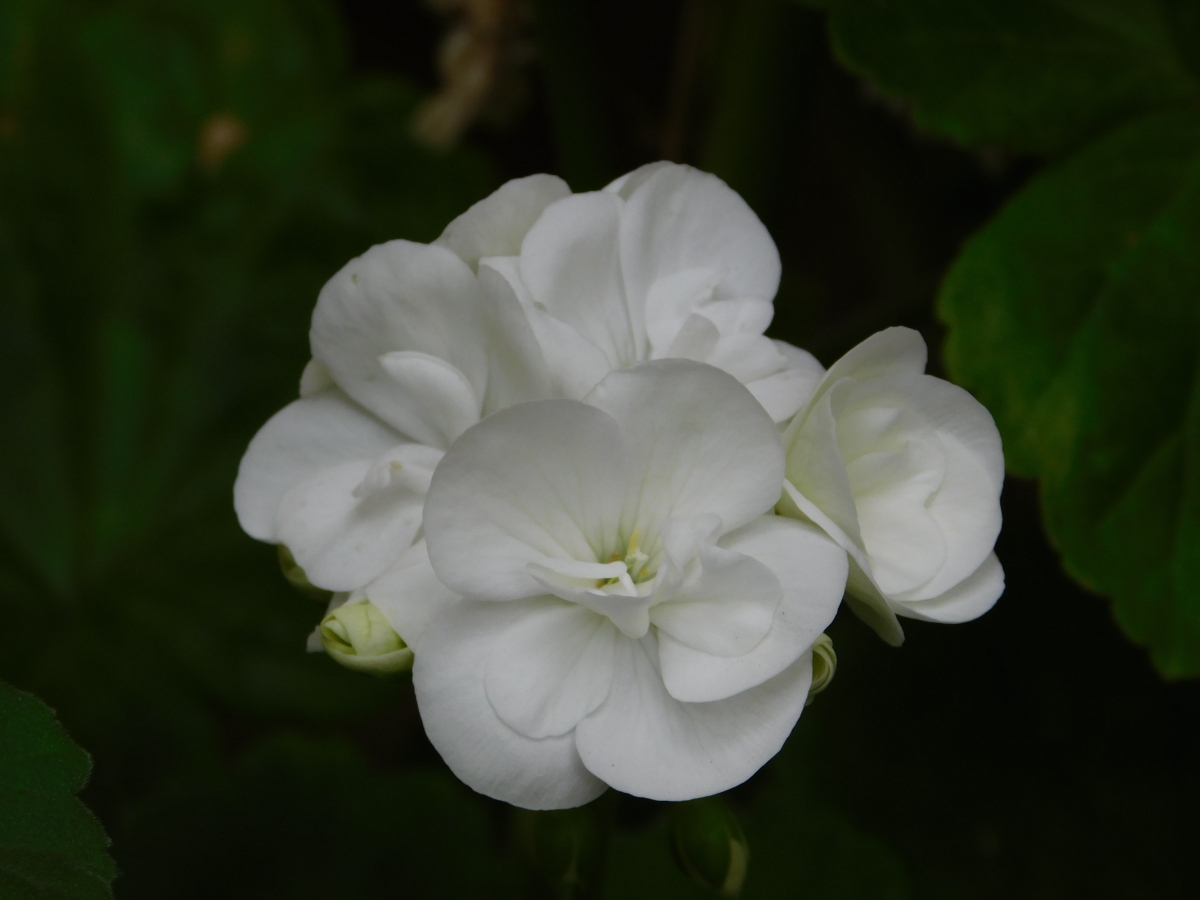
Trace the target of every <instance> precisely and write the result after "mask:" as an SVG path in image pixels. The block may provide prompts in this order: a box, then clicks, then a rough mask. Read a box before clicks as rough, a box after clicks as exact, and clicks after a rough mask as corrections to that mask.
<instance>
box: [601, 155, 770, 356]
mask: <svg viewBox="0 0 1200 900" xmlns="http://www.w3.org/2000/svg"><path fill="white" fill-rule="evenodd" d="M647 174H648V177H645V178H644V180H642V181H641V183H640V184H638V185H637V186H636V187H634V188H633V190H632V191H631V192H630V193H629V197H628V199H627V200H626V204H625V209H624V210H623V211H622V213H621V264H622V268H623V271H624V276H625V293H626V296H627V298H628V301H629V309H630V313H631V316H632V319H633V322H634V326H635V328H636V327H639V323H641V322H642V321H644V317H645V314H646V313H645V310H646V300H647V295H648V294H649V292H650V289H651V288H652V287H653V286H654V284H655V282H657V281H659V280H660V279H662V278H666V277H668V276H671V275H674V274H676V273H678V272H683V271H685V270H687V269H701V268H708V269H713V270H716V271H717V272H719V273H720V275H721V283H720V286H719V288H718V296H717V299H725V298H729V297H761V298H763V299H764V300H770V299H771V298H773V297H774V296H775V291H776V289H777V288H778V287H779V272H780V266H779V252H778V251H777V250H776V249H775V242H774V241H772V240H771V236H770V234H768V233H767V229H766V228H764V227H763V224H762V222H760V221H759V220H758V216H756V215H755V214H754V212H753V211H752V210H751V209H750V207H749V206H747V205H746V202H745V201H744V200H742V198H741V197H739V196H738V195H737V194H736V193H735V192H734V191H733V190H731V189H730V188H729V187H728V186H727V185H726V184H725V183H724V182H723V181H721V179H719V178H717V177H716V176H714V175H708V174H705V173H704V172H698V171H697V170H695V169H693V168H691V167H689V166H680V165H669V166H662V167H660V168H658V169H656V170H653V171H651V172H649V173H647ZM633 181H634V179H631V181H630V182H628V183H627V184H628V185H632V184H633ZM636 337H637V339H638V342H639V344H640V343H641V342H642V341H644V340H645V336H644V335H643V334H640V333H639V334H637V335H636Z"/></svg>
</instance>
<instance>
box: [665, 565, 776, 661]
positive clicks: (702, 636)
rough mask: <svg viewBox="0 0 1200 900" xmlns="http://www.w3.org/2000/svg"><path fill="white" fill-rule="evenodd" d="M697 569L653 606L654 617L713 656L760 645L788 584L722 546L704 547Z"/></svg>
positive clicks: (679, 637) (738, 652)
mask: <svg viewBox="0 0 1200 900" xmlns="http://www.w3.org/2000/svg"><path fill="white" fill-rule="evenodd" d="M693 566H694V567H695V570H694V571H692V572H689V577H688V578H687V580H686V581H685V582H684V584H683V585H681V586H680V588H679V589H677V590H675V591H672V592H671V594H670V596H668V597H667V598H665V599H663V600H662V601H661V602H660V603H658V604H657V605H656V606H654V607H653V608H651V610H650V621H651V622H653V623H654V624H655V626H657V628H658V629H659V631H661V632H664V633H665V634H667V635H669V636H670V637H672V638H674V639H675V640H676V641H678V642H679V643H681V644H685V645H687V646H689V647H692V648H694V649H696V650H699V651H701V652H703V653H707V654H709V655H711V656H741V655H742V654H745V653H749V652H750V651H751V650H753V649H754V648H755V647H757V646H758V645H759V644H760V643H761V642H762V639H763V638H764V637H766V635H767V632H768V631H770V630H771V623H772V621H773V620H774V618H775V611H776V609H778V607H779V601H780V600H781V599H782V597H783V588H782V587H781V586H780V584H779V579H778V578H776V577H775V574H774V573H773V572H772V571H771V570H770V569H768V568H767V567H766V566H764V565H763V564H762V563H760V562H758V561H757V560H755V559H751V558H750V557H749V556H745V555H743V554H741V553H735V552H734V551H731V550H725V549H722V548H720V547H711V546H710V547H701V548H700V550H699V552H698V553H697V555H696V560H695V563H693Z"/></svg>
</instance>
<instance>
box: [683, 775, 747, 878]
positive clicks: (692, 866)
mask: <svg viewBox="0 0 1200 900" xmlns="http://www.w3.org/2000/svg"><path fill="white" fill-rule="evenodd" d="M671 849H672V850H674V852H675V859H676V861H677V862H678V863H679V866H680V868H682V869H683V871H684V872H686V873H687V874H688V876H690V877H691V879H692V880H693V881H695V882H696V883H697V884H699V885H702V886H703V887H706V888H708V889H709V890H712V891H715V892H716V893H718V894H720V895H721V896H722V897H736V896H738V894H740V893H741V891H742V885H743V884H744V883H745V881H746V866H747V863H749V861H750V845H749V844H747V843H746V836H745V835H744V834H743V833H742V827H741V825H739V824H738V820H737V817H736V816H735V815H734V814H733V810H731V809H730V808H729V807H728V806H727V805H726V804H725V801H723V800H721V799H720V798H719V797H703V798H701V799H699V800H689V801H688V802H686V803H676V804H675V805H674V807H672V809H671Z"/></svg>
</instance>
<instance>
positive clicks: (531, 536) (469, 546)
mask: <svg viewBox="0 0 1200 900" xmlns="http://www.w3.org/2000/svg"><path fill="white" fill-rule="evenodd" d="M633 471H636V470H634V469H633V467H632V466H631V463H630V456H629V450H628V446H627V443H626V441H625V440H624V439H623V438H622V435H621V432H620V429H619V428H618V427H617V424H616V423H615V422H614V421H613V420H612V418H611V417H610V416H608V415H606V414H605V413H603V412H601V411H600V410H598V409H594V408H592V407H589V406H586V405H585V404H582V403H578V402H575V401H571V400H541V401H536V402H533V403H524V404H521V405H519V406H513V407H510V408H509V409H505V410H501V411H500V412H498V413H495V414H493V415H491V416H489V417H488V418H487V419H485V420H484V421H483V422H481V423H480V424H479V425H476V426H475V427H474V428H472V429H470V430H468V431H467V432H466V433H465V434H464V435H463V436H462V437H460V438H459V439H458V441H456V442H455V444H454V446H453V447H451V448H450V450H449V452H448V453H447V454H446V456H445V458H444V459H443V460H442V462H441V464H440V465H439V466H438V470H437V472H436V473H435V474H434V477H433V484H432V485H431V486H430V488H429V497H428V500H427V502H426V506H425V533H426V536H427V539H428V541H429V556H430V559H432V560H433V568H434V571H436V572H437V573H438V577H439V578H441V579H442V581H443V582H445V583H446V585H447V586H448V587H450V588H451V589H453V590H455V591H457V592H458V593H460V594H464V595H470V596H474V597H478V598H489V599H497V600H501V599H510V600H511V599H517V598H520V597H529V596H533V595H536V594H541V593H544V590H543V588H542V587H541V586H540V585H539V584H538V583H537V582H536V581H535V580H534V579H533V577H532V576H531V575H530V574H529V572H528V570H527V565H528V564H529V563H539V564H545V561H546V560H547V559H562V560H579V561H583V562H599V561H600V560H599V554H601V553H604V552H605V551H606V550H607V551H608V552H609V553H611V552H612V551H611V549H610V548H613V547H615V546H616V544H617V526H618V523H619V521H620V509H621V504H622V501H623V499H624V492H625V490H626V483H627V481H628V480H629V477H630V473H631V472H633ZM605 561H606V562H607V561H608V560H607V559H606V560H605Z"/></svg>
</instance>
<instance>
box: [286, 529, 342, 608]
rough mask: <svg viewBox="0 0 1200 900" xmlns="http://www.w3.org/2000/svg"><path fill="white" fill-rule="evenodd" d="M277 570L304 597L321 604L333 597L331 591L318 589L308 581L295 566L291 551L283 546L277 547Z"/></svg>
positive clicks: (296, 565) (298, 567)
mask: <svg viewBox="0 0 1200 900" xmlns="http://www.w3.org/2000/svg"><path fill="white" fill-rule="evenodd" d="M279 569H280V571H281V572H283V577H284V578H286V579H287V582H288V584H290V585H291V586H292V587H294V588H295V589H296V590H298V591H299V592H300V593H302V594H304V595H305V596H307V597H312V599H314V600H319V601H320V602H321V603H327V602H328V601H329V598H330V597H331V596H333V594H332V592H331V591H326V590H324V589H322V588H319V587H317V586H316V585H315V584H313V583H312V582H311V581H309V580H308V576H307V575H305V574H304V570H303V569H302V568H300V566H299V565H298V564H297V562H296V557H294V556H292V551H291V550H289V549H288V548H287V547H285V546H284V545H283V544H280V545H279Z"/></svg>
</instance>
